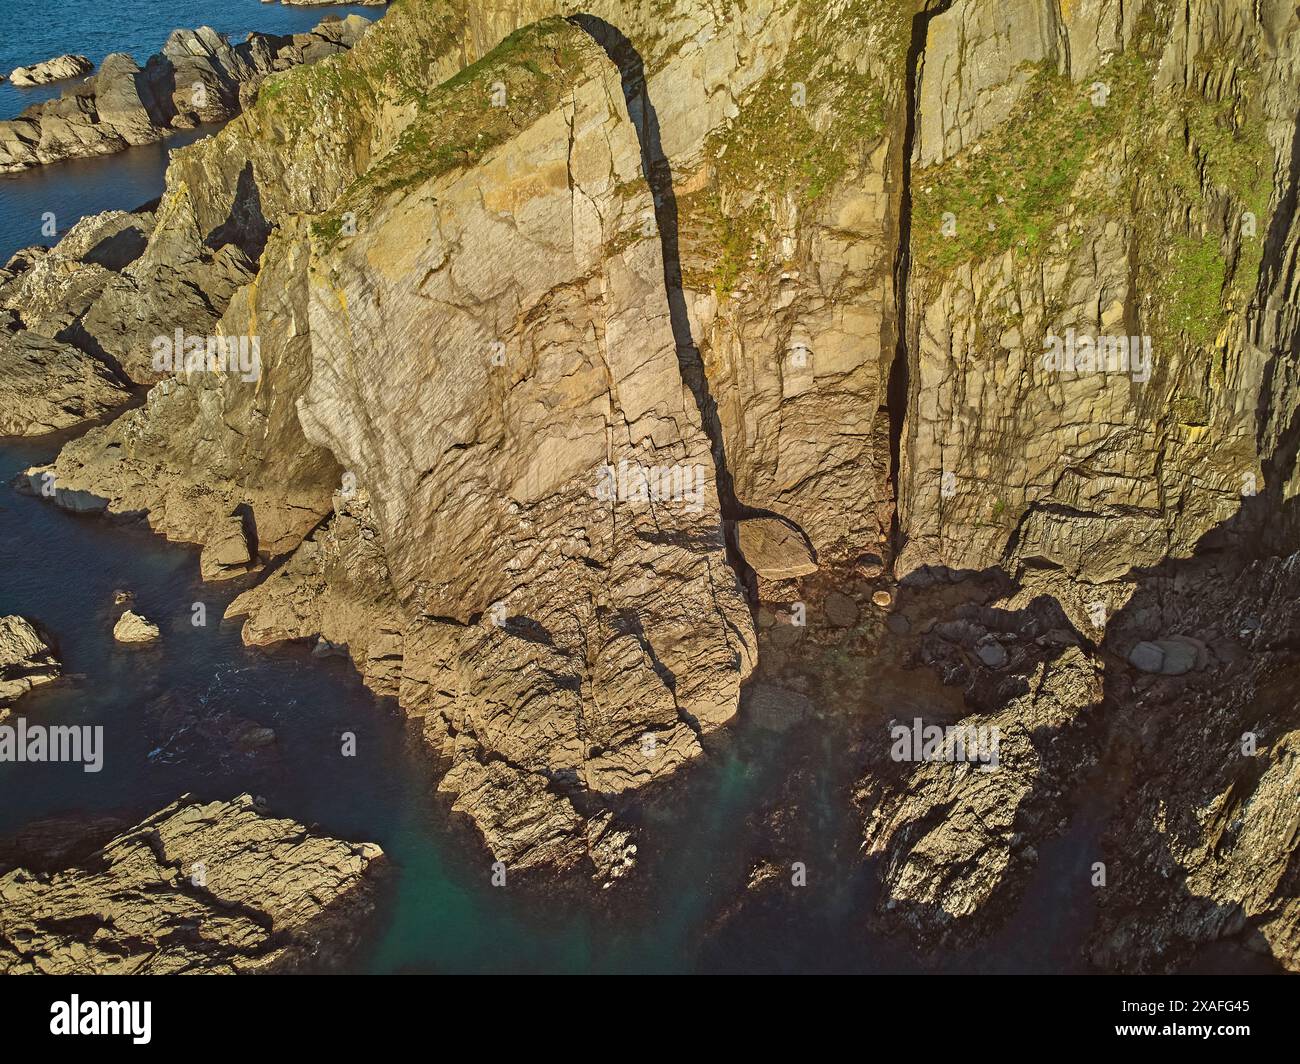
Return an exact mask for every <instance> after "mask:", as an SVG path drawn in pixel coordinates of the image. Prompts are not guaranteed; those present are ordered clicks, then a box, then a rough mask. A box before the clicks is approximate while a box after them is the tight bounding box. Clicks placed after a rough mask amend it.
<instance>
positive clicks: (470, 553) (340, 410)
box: [252, 23, 754, 871]
mask: <svg viewBox="0 0 1300 1064" xmlns="http://www.w3.org/2000/svg"><path fill="white" fill-rule="evenodd" d="M539 32H542V33H543V34H544V36H543V38H542V39H543V41H544V42H545V47H544V48H543V47H539V48H538V54H540V55H545V54H546V50H548V49H555V50H557V51H559V52H560V53H561V54H562V55H563V57H564V58H565V60H566V63H565V65H564V67H563V68H562V69H563V70H565V71H572V72H574V73H576V76H577V80H576V83H574V84H573V86H572V88H571V89H570V95H569V96H568V98H567V99H566V100H565V101H564V102H563V103H562V104H561V106H560V107H558V108H556V109H553V110H547V111H545V113H543V114H541V115H540V116H539V117H538V118H537V119H536V120H535V121H534V122H533V123H532V124H531V125H530V126H529V127H527V128H526V129H524V130H523V131H521V132H520V133H519V134H517V135H515V136H514V137H513V138H511V140H510V141H509V142H508V144H507V145H505V146H504V147H503V149H502V150H500V151H499V152H494V153H492V154H491V155H490V156H488V157H486V158H484V159H483V160H482V161H481V162H480V163H479V165H478V167H477V168H476V169H475V170H473V171H463V170H461V169H459V168H457V169H456V170H453V171H452V172H450V173H449V174H447V175H446V176H445V177H435V178H434V179H433V180H431V181H429V182H427V184H426V185H425V188H424V192H423V194H421V193H420V192H419V191H418V186H417V190H416V191H413V193H412V194H408V195H405V196H402V197H400V198H395V197H394V198H390V199H389V201H388V202H387V203H384V204H383V205H381V206H379V207H378V208H377V209H375V210H374V211H373V212H371V213H370V214H369V215H368V216H366V217H364V218H363V221H362V223H361V225H360V232H359V235H358V236H357V237H356V239H355V240H351V241H347V242H346V243H345V244H344V245H342V246H340V247H339V248H338V249H337V250H334V249H325V248H322V249H320V250H319V251H318V255H319V263H318V264H317V266H316V268H315V269H314V271H313V280H312V293H311V304H310V321H311V338H312V346H311V383H310V385H309V387H308V390H307V391H306V393H305V394H304V395H303V397H302V399H301V401H300V402H299V416H300V419H301V421H302V424H303V427H304V430H305V431H306V433H307V435H308V437H309V438H310V439H313V440H315V441H316V442H318V443H320V444H322V445H325V446H327V447H328V448H329V449H330V451H331V452H332V453H333V454H334V455H335V456H336V457H337V458H338V460H339V462H340V464H341V465H343V466H344V467H345V468H346V469H347V470H349V471H350V472H353V473H354V474H355V475H356V478H357V480H358V481H359V482H360V483H361V484H363V485H364V486H365V489H366V492H367V494H368V500H369V511H370V514H371V515H372V517H373V520H374V524H375V528H376V532H377V534H378V537H377V538H378V539H379V541H380V542H382V544H383V546H384V555H385V558H386V561H387V569H388V576H389V579H390V581H391V584H392V587H393V590H394V592H395V597H396V599H397V600H398V601H399V602H400V604H401V607H402V609H403V610H404V612H405V613H406V615H407V616H408V617H409V618H411V620H410V622H409V623H408V624H407V626H406V627H405V630H404V633H403V637H402V644H403V650H402V654H403V662H402V676H401V682H400V690H399V697H400V700H401V702H402V704H403V705H404V706H406V707H407V708H408V709H409V710H411V711H413V712H417V713H419V714H422V715H423V716H424V718H425V731H426V734H427V735H428V737H429V739H430V741H431V742H433V743H434V744H436V746H437V747H438V748H439V749H440V750H441V751H442V752H443V753H444V754H446V755H447V756H448V757H449V758H450V759H451V761H452V769H451V771H450V772H449V773H448V775H447V776H446V777H445V778H444V782H443V786H444V787H445V788H447V789H449V790H452V791H453V792H455V793H456V794H457V795H458V796H459V797H458V807H459V808H463V809H465V810H466V811H468V812H469V813H470V815H471V816H474V817H475V819H476V821H477V822H478V823H479V824H480V826H481V827H482V828H483V830H484V833H485V837H486V838H487V840H488V842H489V845H490V846H491V847H492V849H493V852H494V854H495V855H496V856H497V857H498V858H499V859H501V860H504V861H506V862H507V864H509V865H510V866H512V867H528V866H530V865H532V864H537V863H543V862H545V863H548V864H560V865H566V864H571V863H573V862H575V861H577V860H579V859H580V858H582V857H585V856H593V860H594V855H595V854H597V853H598V852H600V851H599V848H598V847H597V842H598V841H599V840H598V839H596V838H592V837H589V835H590V833H589V830H588V825H587V818H586V817H584V816H580V815H579V814H578V813H577V812H576V811H575V810H574V808H573V806H572V805H571V804H570V799H569V797H568V796H567V794H566V792H580V793H584V794H587V795H590V796H593V797H598V796H599V795H602V794H605V795H608V794H617V793H619V792H621V791H623V790H625V789H627V788H629V787H632V786H635V785H637V784H639V783H643V782H646V781H648V780H650V779H652V778H654V777H656V776H659V775H662V774H663V773H665V772H668V771H671V770H672V769H673V768H674V767H675V766H676V765H678V764H679V763H680V762H681V761H682V760H684V759H685V758H687V757H690V756H694V755H695V754H697V753H698V752H699V743H698V738H697V736H698V733H699V732H701V731H708V730H710V729H712V728H714V727H716V726H718V725H719V724H721V723H723V722H724V721H725V720H727V719H728V718H729V717H730V716H731V715H732V714H734V712H735V710H736V706H737V702H738V698H739V687H740V683H741V681H742V680H743V679H744V677H745V676H746V675H747V674H748V672H749V670H750V669H751V668H752V664H753V654H754V651H753V635H752V626H751V623H750V620H749V616H748V611H747V609H746V608H745V605H744V601H743V599H742V597H741V595H740V592H739V588H738V585H737V582H736V577H735V574H734V573H733V571H732V570H731V568H730V567H729V566H728V564H727V562H726V558H725V552H724V548H723V542H722V530H721V518H720V514H719V510H718V498H717V490H716V487H715V485H714V475H713V467H712V462H711V458H710V445H709V440H708V438H707V437H706V435H705V433H704V431H703V429H702V427H701V423H700V418H699V413H698V411H697V410H696V407H695V402H694V399H693V397H692V395H691V393H690V392H689V391H688V390H687V388H686V387H684V385H683V381H682V377H681V374H680V371H679V368H678V364H677V348H676V343H675V340H674V335H673V330H672V325H671V323H670V321H669V305H668V301H667V299H666V298H665V295H664V287H663V276H664V265H663V260H662V258H661V255H660V243H659V241H658V239H656V237H655V234H653V233H651V234H649V235H648V236H647V234H645V232H644V230H643V228H642V215H643V213H644V212H645V211H646V210H647V209H648V208H649V204H650V197H649V190H648V189H647V188H646V185H645V183H644V180H643V178H642V176H641V153H640V145H639V144H638V140H637V134H636V130H635V128H634V127H633V126H632V124H631V123H630V122H628V121H627V119H626V117H625V115H624V114H623V113H621V107H620V103H621V92H620V87H619V81H618V77H617V73H616V71H615V70H614V68H613V67H612V65H611V64H610V63H609V61H608V59H607V58H606V57H605V55H604V53H603V52H601V51H600V50H599V49H598V48H597V47H596V46H595V44H594V43H593V42H592V41H591V40H590V39H589V38H587V37H586V36H585V35H584V34H583V33H582V32H581V31H580V30H578V29H576V28H575V27H571V26H567V25H565V24H563V23H561V24H557V25H556V26H554V27H553V28H549V29H547V30H545V31H539ZM570 76H573V74H571V75H570ZM478 88H479V86H478V85H476V84H475V85H471V86H470V87H469V88H468V89H466V90H465V94H466V95H467V94H468V93H469V92H472V91H474V90H476V89H478ZM464 98H465V97H464V95H461V96H452V97H451V99H449V100H448V101H447V106H448V107H452V108H454V107H457V106H464V104H463V103H462V102H461V101H462V100H463V99H464ZM539 109H540V108H539ZM566 141H567V142H568V144H569V150H568V152H567V157H559V158H557V157H556V156H555V153H554V150H553V149H554V145H555V144H556V143H557V142H558V143H564V142H566ZM485 187H486V188H487V189H489V190H490V191H489V192H488V194H487V195H486V196H484V194H483V191H482V190H483V189H484V188H485ZM361 209H362V207H361V204H360V202H358V213H360V211H361ZM470 249H472V252H471V250H470ZM504 256H509V258H510V261H511V262H512V268H511V272H510V274H509V276H495V277H494V276H492V275H490V274H487V273H485V272H484V269H483V266H484V264H485V263H487V262H491V261H494V260H497V259H499V258H501V257H504ZM425 338H433V342H431V343H430V342H429V341H428V340H426V339H425ZM426 382H427V383H426ZM432 382H436V387H430V386H428V384H430V383H432ZM399 394H400V395H402V396H403V397H404V402H403V403H399V404H394V403H392V402H391V401H381V400H380V397H381V396H387V397H390V398H391V397H393V396H396V395H399ZM629 470H634V471H639V472H641V473H643V474H645V475H646V476H647V477H648V478H649V479H650V481H651V482H652V484H651V485H650V491H649V493H648V494H647V496H646V498H645V499H639V498H638V497H637V496H636V493H635V492H628V491H625V490H624V488H625V487H626V482H627V478H629V477H631V476H632V475H633V474H632V473H631V472H629ZM665 470H671V471H672V473H669V474H666V481H667V486H666V487H665V486H664V484H661V483H660V482H659V481H660V478H661V476H665V475H664V474H663V471H665ZM674 477H675V479H674ZM603 489H608V490H603ZM431 543H434V544H445V545H446V550H435V551H432V552H431V551H430V550H429V549H428V545H429V544H431ZM252 623H253V624H254V625H255V626H256V625H257V624H258V618H257V616H256V615H254V616H253V620H252ZM326 634H327V637H328V638H333V637H332V636H329V634H328V633H326ZM539 825H540V826H539ZM596 863H597V869H598V871H599V870H600V866H601V864H607V862H605V861H598V862H596Z"/></svg>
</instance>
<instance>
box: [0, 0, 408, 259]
mask: <svg viewBox="0 0 1300 1064" xmlns="http://www.w3.org/2000/svg"><path fill="white" fill-rule="evenodd" d="M384 10H385V9H384V8H382V7H369V8H367V7H358V6H356V5H348V4H339V5H328V6H325V7H310V8H306V7H285V6H284V5H282V4H265V3H262V2H261V0H115V2H114V3H112V4H104V3H100V2H92V0H28V2H25V3H22V4H13V5H9V6H8V9H7V10H6V12H5V16H6V30H7V32H6V33H5V34H3V35H0V73H5V74H8V72H9V71H10V70H12V69H13V68H14V67H16V66H27V65H30V64H31V63H34V62H39V61H40V60H42V59H49V58H51V57H52V56H56V55H62V54H64V53H66V52H72V53H76V54H80V55H85V56H88V57H89V58H91V59H92V60H94V61H95V64H96V66H97V67H98V64H99V62H100V61H101V60H102V59H103V58H104V56H106V55H109V54H110V53H112V52H129V53H130V54H131V55H133V56H135V58H136V60H137V61H139V62H141V63H143V62H144V61H145V60H146V59H148V57H149V56H150V55H153V54H154V53H155V52H157V51H159V50H160V49H161V48H162V46H163V43H164V42H165V41H166V40H167V37H168V36H169V35H170V34H171V32H172V30H174V29H177V28H186V29H194V28H196V27H198V26H211V27H213V28H214V29H216V30H219V31H221V32H222V33H226V34H228V35H229V36H230V39H231V40H232V41H240V40H243V39H244V38H245V37H246V36H247V35H248V33H249V32H250V31H251V30H261V31H264V32H269V33H299V32H302V31H304V30H309V29H311V27H313V26H315V25H316V24H317V23H318V22H320V21H321V20H322V19H323V18H324V17H325V16H326V15H327V14H335V15H347V14H349V13H351V12H357V13H359V14H361V15H364V16H365V17H366V18H369V19H372V20H373V19H376V18H379V17H380V16H381V15H382V14H383V12H384ZM73 84H75V82H74V81H62V82H56V83H55V84H53V85H43V86H38V87H35V88H30V89H19V88H15V87H14V86H13V85H11V84H9V82H7V81H6V82H4V83H3V84H0V119H4V118H13V117H15V116H16V115H18V114H19V113H20V112H21V111H22V110H23V108H25V107H27V106H28V105H30V104H32V103H34V102H37V101H39V100H44V99H49V98H51V97H55V96H58V95H60V94H61V93H62V92H63V90H64V89H66V88H67V87H68V86H70V85H73ZM217 128H218V127H216V126H204V127H200V128H199V129H196V130H188V131H184V132H181V133H178V134H176V135H174V136H171V137H168V138H167V139H166V140H163V141H160V142H159V143H157V144H147V145H143V146H141V147H138V148H130V149H128V150H127V151H124V152H119V153H117V154H116V155H108V156H101V157H98V158H94V159H72V160H69V161H67V162H64V163H55V164H53V165H51V166H43V167H36V168H34V169H32V170H27V171H24V172H22V173H18V174H0V264H3V263H4V261H6V260H7V259H8V258H9V256H10V255H12V254H13V253H14V252H15V251H17V250H19V249H20V248H24V247H29V246H31V245H32V244H47V245H48V244H52V243H54V241H55V240H56V239H57V237H53V238H52V237H48V236H46V235H44V233H43V232H42V227H43V225H44V222H45V217H46V214H47V212H49V213H52V214H53V215H54V223H55V226H56V227H57V230H58V233H59V234H60V235H61V234H63V233H65V232H67V230H68V229H69V228H71V226H72V225H74V224H75V223H76V222H77V220H78V219H79V218H83V217H85V216H86V215H88V214H98V213H99V212H100V211H107V210H132V209H134V208H136V207H139V206H141V205H142V204H144V203H147V202H149V201H150V200H153V199H155V198H156V197H158V196H159V195H160V194H161V193H162V190H163V175H164V174H165V173H166V170H167V158H168V154H169V153H170V152H171V150H172V149H174V148H179V147H182V146H184V145H186V144H189V143H192V142H193V141H195V140H198V139H199V138H200V137H205V136H209V135H211V134H212V133H214V132H215V131H216V129H217Z"/></svg>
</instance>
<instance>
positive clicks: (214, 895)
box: [0, 794, 383, 975]
mask: <svg viewBox="0 0 1300 1064" xmlns="http://www.w3.org/2000/svg"><path fill="white" fill-rule="evenodd" d="M20 856H21V855H20ZM382 857H383V853H382V851H381V850H380V849H379V847H378V846H375V845H373V844H371V843H359V844H353V843H348V842H343V841H340V840H338V839H333V838H330V837H328V836H325V835H321V834H318V833H315V832H313V831H311V830H310V829H308V828H306V827H304V826H303V825H302V824H297V823H294V822H293V821H292V820H280V819H275V818H272V817H269V816H267V815H266V814H265V813H264V812H262V811H261V810H260V809H259V808H258V807H257V805H256V804H255V803H254V800H253V799H252V798H251V797H250V796H249V795H246V794H245V795H241V796H240V797H238V798H236V799H234V800H233V801H229V802H210V803H206V804H204V803H201V802H198V801H197V800H195V799H194V798H193V797H191V796H188V795H187V796H185V797H183V798H181V799H180V800H179V801H177V802H175V803H174V804H172V805H170V806H168V807H167V808H165V809H162V810H159V811H158V812H157V813H155V814H154V815H153V816H151V817H149V818H148V819H146V820H144V821H143V822H141V823H140V824H138V825H136V826H135V827H134V828H132V829H131V830H130V831H127V832H125V833H124V834H122V835H119V836H118V837H117V838H115V839H113V840H112V841H111V842H109V843H108V844H107V845H105V846H104V847H103V848H102V849H100V850H99V851H97V852H96V853H94V854H92V855H91V856H90V857H89V858H87V859H85V860H84V861H83V862H82V863H81V864H79V865H78V866H77V867H75V868H69V869H66V870H64V871H59V872H54V873H43V872H29V871H27V870H26V869H24V868H21V867H20V868H17V869H14V870H13V871H10V872H8V873H7V874H5V875H4V876H3V877H0V900H3V903H4V904H3V905H0V972H4V973H5V974H20V973H36V974H47V975H59V974H70V973H77V974H87V973H93V974H97V975H98V974H197V973H246V972H283V971H290V970H301V969H303V968H307V967H313V968H316V967H322V966H328V965H329V964H330V963H331V962H333V961H335V960H337V959H338V958H339V957H340V956H342V955H343V954H344V953H345V952H346V950H347V949H348V947H349V946H350V945H351V944H353V943H355V942H356V941H357V938H358V935H359V933H360V927H361V925H362V923H363V921H364V917H365V915H366V914H367V912H368V911H369V909H370V907H371V900H370V893H371V888H372V883H373V880H374V876H375V874H376V873H377V871H378V869H379V867H380V862H381V860H382ZM88 929H93V933H91V931H90V930H88Z"/></svg>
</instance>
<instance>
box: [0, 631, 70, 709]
mask: <svg viewBox="0 0 1300 1064" xmlns="http://www.w3.org/2000/svg"><path fill="white" fill-rule="evenodd" d="M61 670H62V664H61V663H60V661H59V659H58V658H57V657H55V654H54V649H53V647H52V646H51V645H50V642H49V640H48V639H47V638H46V637H45V635H43V634H42V632H41V630H40V629H39V628H38V627H37V626H36V625H35V624H33V623H32V622H31V621H29V620H28V619H27V618H26V617H20V616H18V615H17V614H10V615H9V616H7V617H0V720H3V719H4V718H5V717H6V716H8V713H9V706H10V705H11V704H12V703H13V702H14V701H16V700H17V699H18V698H19V697H20V696H22V695H24V694H26V693H27V692H28V691H30V690H31V689H32V688H33V687H36V686H38V685H40V684H43V683H49V682H50V681H51V680H54V679H57V678H58V676H59V673H60V671H61Z"/></svg>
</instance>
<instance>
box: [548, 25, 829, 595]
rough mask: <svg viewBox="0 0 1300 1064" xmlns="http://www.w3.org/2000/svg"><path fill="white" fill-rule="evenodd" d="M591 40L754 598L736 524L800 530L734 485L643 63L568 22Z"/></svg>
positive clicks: (604, 34) (727, 521)
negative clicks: (612, 83)
mask: <svg viewBox="0 0 1300 1064" xmlns="http://www.w3.org/2000/svg"><path fill="white" fill-rule="evenodd" d="M569 21H570V22H572V23H573V24H574V25H576V26H577V27H578V28H579V29H581V30H582V31H583V32H584V33H586V34H587V35H588V36H590V37H591V39H592V40H594V41H595V42H596V43H597V44H598V45H600V47H601V48H602V49H604V51H605V54H606V55H608V56H609V58H610V59H611V60H612V61H613V63H614V65H615V66H616V67H618V71H619V76H620V78H621V80H622V84H623V99H624V102H625V103H626V105H627V112H628V117H629V118H630V119H631V121H632V125H633V127H634V128H635V129H636V134H637V141H638V143H639V144H640V147H641V171H642V174H643V175H644V176H645V179H646V184H647V185H649V186H650V193H651V196H652V197H653V199H654V212H655V222H656V224H657V226H658V229H659V241H660V245H661V250H662V255H663V263H664V294H665V296H666V297H667V299H668V314H669V320H670V322H671V324H672V330H673V340H674V342H675V343H676V345H677V365H678V369H679V370H680V371H681V375H682V383H683V384H685V385H686V386H687V388H689V389H690V391H691V395H692V396H693V397H694V399H695V405H696V408H697V409H698V410H699V413H700V421H701V423H702V425H703V428H704V432H705V434H706V435H707V436H708V438H709V443H710V446H711V449H712V451H713V464H714V470H715V479H716V482H717V487H718V503H719V506H720V508H721V510H722V519H723V531H724V535H725V537H726V544H727V559H728V561H729V562H731V565H732V567H733V568H734V569H735V570H736V573H737V575H738V576H739V577H740V580H741V584H742V585H743V586H745V587H746V588H747V589H748V590H749V591H750V593H751V597H754V596H755V595H756V591H755V589H756V582H755V579H754V574H753V571H752V570H751V569H750V567H749V565H748V563H747V562H746V561H745V559H744V557H743V555H742V554H741V553H740V549H739V546H738V541H737V536H736V530H735V523H736V522H737V521H740V520H744V519H747V518H754V517H767V518H774V519H776V520H778V521H781V522H783V523H784V524H786V525H788V526H790V527H791V528H792V529H794V530H796V531H797V532H798V533H799V535H800V537H801V538H804V539H805V540H806V537H805V536H804V534H803V530H802V529H799V528H798V526H797V525H795V524H794V522H792V521H791V520H790V519H789V518H788V517H786V516H785V515H783V514H779V513H776V512H775V511H772V510H765V509H760V508H757V507H753V506H748V505H746V504H745V503H743V502H741V501H740V499H738V498H737V496H736V486H735V480H734V478H733V476H732V473H731V469H730V467H729V466H728V464H727V448H726V440H725V436H724V433H723V429H722V420H721V418H720V417H719V415H718V404H717V402H716V401H715V400H714V398H713V395H712V393H711V392H710V390H709V380H708V375H707V374H706V372H705V369H704V359H703V357H702V356H701V354H700V349H699V347H698V346H697V345H696V342H695V338H694V336H693V334H692V332H691V322H690V314H689V313H688V311H687V308H686V293H685V290H684V289H683V286H682V260H681V247H680V239H679V235H678V217H677V195H676V193H675V191H674V189H673V172H672V165H671V164H670V163H669V161H668V157H667V156H666V155H665V154H664V149H663V141H662V138H661V137H660V133H659V116H658V113H657V112H656V111H655V107H654V103H653V101H652V100H651V99H650V93H649V90H648V89H647V87H646V74H645V61H644V60H643V59H642V58H641V55H640V53H639V52H638V51H637V50H636V47H635V46H634V45H633V44H632V42H631V41H630V40H628V38H627V37H626V36H625V35H624V34H623V33H622V32H621V31H620V30H619V29H618V28H617V27H615V26H612V25H610V24H609V23H608V22H606V21H605V20H604V19H601V18H597V17H595V16H594V15H586V14H582V15H574V16H572V17H571V18H570V19H569Z"/></svg>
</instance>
